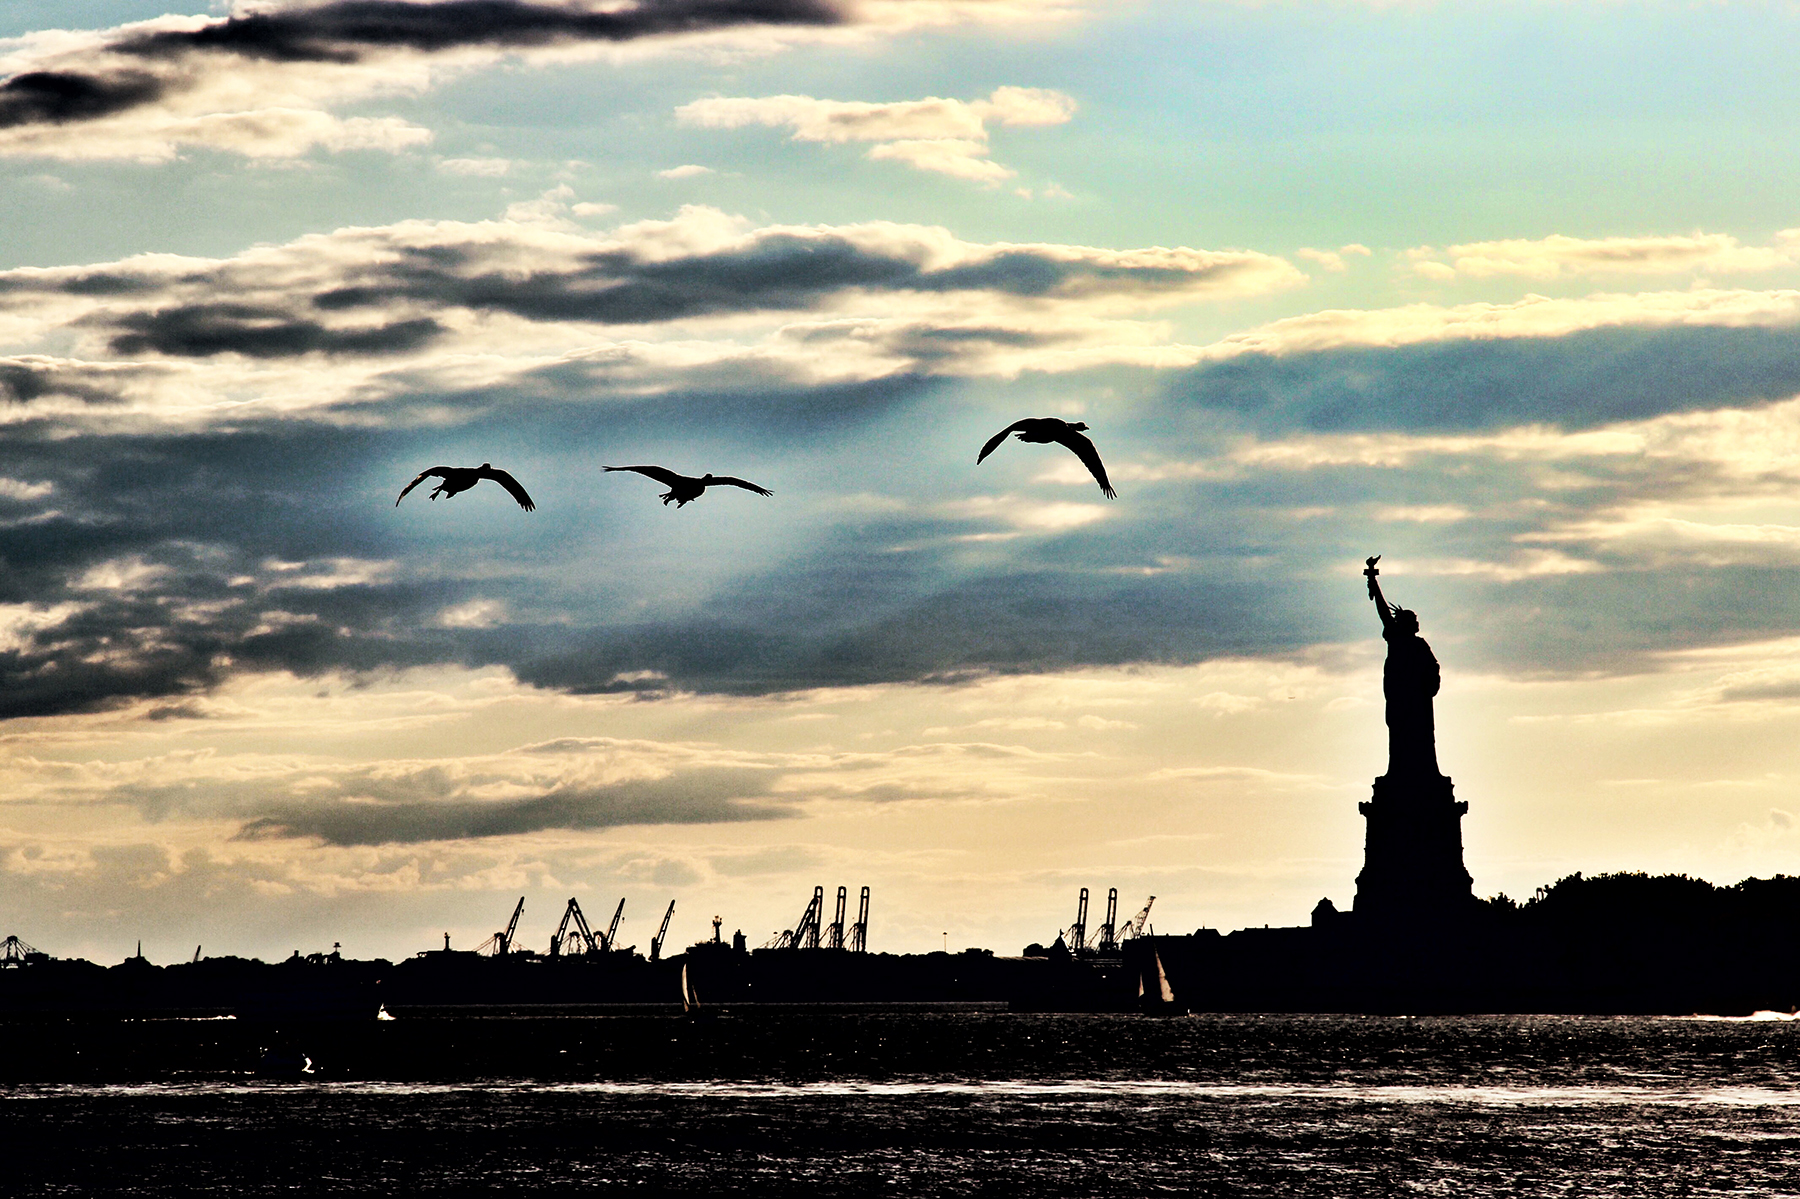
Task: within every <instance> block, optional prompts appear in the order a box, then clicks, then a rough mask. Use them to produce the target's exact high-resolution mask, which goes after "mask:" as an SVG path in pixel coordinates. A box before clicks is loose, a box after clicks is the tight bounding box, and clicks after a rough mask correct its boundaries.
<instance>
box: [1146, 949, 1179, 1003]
mask: <svg viewBox="0 0 1800 1199" xmlns="http://www.w3.org/2000/svg"><path fill="white" fill-rule="evenodd" d="M1150 956H1151V958H1152V959H1153V960H1154V961H1155V962H1156V987H1157V990H1158V992H1159V993H1160V997H1161V999H1162V1001H1163V1002H1164V1003H1174V1002H1175V992H1174V990H1173V989H1171V988H1170V986H1169V976H1168V975H1167V974H1164V973H1163V964H1162V954H1160V953H1153V954H1151V955H1150Z"/></svg>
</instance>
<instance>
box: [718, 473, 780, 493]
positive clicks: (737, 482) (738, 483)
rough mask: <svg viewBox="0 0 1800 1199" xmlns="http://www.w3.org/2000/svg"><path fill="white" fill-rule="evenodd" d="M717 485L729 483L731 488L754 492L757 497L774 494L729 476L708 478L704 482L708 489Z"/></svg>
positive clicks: (764, 488)
mask: <svg viewBox="0 0 1800 1199" xmlns="http://www.w3.org/2000/svg"><path fill="white" fill-rule="evenodd" d="M718 483H729V484H730V485H731V486H733V487H742V488H743V489H744V490H745V491H754V492H755V493H756V494H757V495H774V494H775V493H774V492H773V491H770V490H769V489H768V488H767V487H758V486H757V485H756V484H754V483H749V482H746V481H744V480H743V479H738V478H734V477H732V476H731V475H714V476H713V477H712V478H710V479H708V480H707V481H706V484H707V486H708V487H711V486H714V485H715V484H718Z"/></svg>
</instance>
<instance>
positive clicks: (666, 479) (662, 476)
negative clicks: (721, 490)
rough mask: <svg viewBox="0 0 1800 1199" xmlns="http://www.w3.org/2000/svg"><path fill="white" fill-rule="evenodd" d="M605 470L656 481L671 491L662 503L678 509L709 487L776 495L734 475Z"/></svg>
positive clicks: (654, 468)
mask: <svg viewBox="0 0 1800 1199" xmlns="http://www.w3.org/2000/svg"><path fill="white" fill-rule="evenodd" d="M605 469H606V470H607V471H608V472H612V471H622V470H628V471H634V472H636V473H637V474H640V475H643V476H644V477H645V478H648V479H655V480H656V481H657V482H658V483H661V484H662V485H663V486H665V487H667V488H668V489H669V490H667V491H665V492H663V496H662V502H663V503H664V504H669V503H673V504H674V505H675V506H676V507H677V508H682V507H686V506H687V504H688V503H689V502H690V501H692V500H697V499H699V498H700V497H701V496H702V495H704V494H705V492H706V489H707V488H708V487H716V486H726V487H742V488H743V489H744V490H745V491H754V492H755V493H756V494H757V495H774V494H775V493H774V492H773V491H770V490H769V489H768V488H767V487H758V486H757V485H756V484H754V483H752V482H750V481H749V480H747V479H740V478H737V477H736V476H733V475H714V474H705V475H701V476H700V477H699V478H697V479H696V478H694V477H693V476H692V475H678V474H676V473H675V472H674V471H672V470H670V469H668V468H667V467H664V466H609V467H606V468H605Z"/></svg>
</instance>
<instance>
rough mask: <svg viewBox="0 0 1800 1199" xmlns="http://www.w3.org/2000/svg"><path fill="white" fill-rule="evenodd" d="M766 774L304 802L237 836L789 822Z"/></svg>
mask: <svg viewBox="0 0 1800 1199" xmlns="http://www.w3.org/2000/svg"><path fill="white" fill-rule="evenodd" d="M770 781H771V774H770V772H768V771H757V770H744V769H731V768H697V769H692V770H684V771H680V772H678V773H676V774H673V775H670V776H669V777H667V778H662V779H635V780H627V781H624V782H618V783H612V784H609V785H606V786H596V787H580V786H576V787H566V788H559V789H557V790H554V791H551V792H549V793H548V794H545V795H541V796H536V797H534V798H531V799H519V800H500V801H477V800H436V801H416V802H406V803H369V802H365V801H361V800H355V801H352V800H333V801H325V802H319V801H308V802H305V803H295V804H292V805H286V806H280V807H278V808H277V809H276V810H273V811H271V812H270V813H269V814H268V815H264V816H259V817H257V818H255V819H253V820H250V821H248V822H246V823H245V824H244V826H243V828H242V830H241V831H240V832H239V833H238V836H239V837H240V838H242V839H246V840H259V839H266V838H271V837H316V838H318V839H320V840H321V841H324V842H325V843H326V844H328V845H387V844H396V843H413V842H419V841H450V840H468V839H471V838H478V837H504V836H509V835H511V834H515V833H535V832H542V831H543V830H545V829H577V830H587V829H608V828H619V827H621V826H623V825H633V824H714V823H720V822H727V821H730V822H737V821H745V820H779V819H784V818H787V817H791V816H792V815H793V814H794V812H793V810H792V809H791V808H789V807H786V806H784V805H780V804H772V803H768V802H764V801H763V797H765V796H766V795H767V794H768V789H769V784H770Z"/></svg>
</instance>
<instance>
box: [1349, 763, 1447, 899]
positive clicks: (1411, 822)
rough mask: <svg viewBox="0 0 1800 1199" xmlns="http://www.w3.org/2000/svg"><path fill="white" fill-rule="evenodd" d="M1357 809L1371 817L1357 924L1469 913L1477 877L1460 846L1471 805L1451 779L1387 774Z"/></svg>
mask: <svg viewBox="0 0 1800 1199" xmlns="http://www.w3.org/2000/svg"><path fill="white" fill-rule="evenodd" d="M1358 807H1359V808H1360V810H1361V811H1362V814H1363V816H1364V817H1366V818H1367V820H1368V834H1367V839H1366V840H1365V842H1364V847H1363V869H1362V873H1361V874H1359V875H1357V876H1356V909H1355V910H1356V915H1357V921H1358V923H1359V924H1363V925H1365V926H1368V925H1383V926H1404V925H1411V926H1418V925H1428V924H1441V923H1444V922H1446V921H1454V920H1456V919H1457V918H1459V917H1462V916H1465V915H1467V914H1468V913H1469V912H1470V910H1471V909H1472V908H1473V906H1474V903H1475V894H1474V889H1473V887H1474V881H1473V880H1472V879H1471V878H1470V877H1469V872H1468V870H1467V869H1466V868H1465V867H1464V866H1463V847H1462V818H1463V813H1465V812H1467V811H1468V810H1469V805H1468V804H1466V803H1463V802H1461V801H1459V800H1458V799H1457V798H1456V796H1455V789H1454V786H1453V784H1452V783H1451V782H1450V780H1449V779H1447V778H1445V777H1444V776H1443V775H1441V774H1437V773H1436V772H1433V773H1430V774H1416V775H1395V774H1392V773H1389V774H1384V775H1382V776H1381V777H1380V778H1378V779H1376V780H1375V794H1374V796H1373V798H1371V799H1370V800H1369V802H1367V803H1364V804H1359V805H1358Z"/></svg>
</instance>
